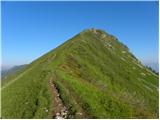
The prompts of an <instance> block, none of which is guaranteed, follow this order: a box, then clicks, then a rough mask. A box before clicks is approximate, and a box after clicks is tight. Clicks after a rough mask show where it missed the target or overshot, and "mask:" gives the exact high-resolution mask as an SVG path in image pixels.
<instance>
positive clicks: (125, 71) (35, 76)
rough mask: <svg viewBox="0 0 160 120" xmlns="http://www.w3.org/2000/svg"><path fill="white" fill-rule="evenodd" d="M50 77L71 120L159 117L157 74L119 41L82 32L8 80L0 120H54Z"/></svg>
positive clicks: (3, 89)
mask: <svg viewBox="0 0 160 120" xmlns="http://www.w3.org/2000/svg"><path fill="white" fill-rule="evenodd" d="M51 78H52V79H53V83H54V84H55V85H56V86H57V88H58V91H59V94H60V97H61V99H62V101H63V103H64V104H65V106H66V107H67V108H68V111H69V113H70V114H71V117H72V118H158V113H159V112H158V109H159V108H158V92H159V91H158V82H159V81H158V75H156V74H155V73H153V72H152V71H151V70H149V69H147V68H146V67H144V66H143V65H142V64H141V63H140V62H139V61H138V59H137V58H136V57H135V56H134V55H133V54H131V53H130V52H129V49H128V48H127V46H125V45H123V44H122V43H120V42H119V41H118V40H117V38H115V37H114V36H112V35H109V34H107V33H105V32H104V31H101V30H96V29H89V30H85V31H82V32H81V33H80V34H78V35H76V36H75V37H73V38H71V39H70V40H68V41H66V42H65V43H64V44H62V45H60V46H59V47H57V48H56V49H54V50H52V51H50V52H49V53H47V54H45V55H44V56H42V57H40V58H39V59H37V60H35V61H34V62H32V63H31V64H30V65H28V66H27V68H25V70H23V71H21V73H19V74H18V73H17V74H15V75H13V76H12V79H9V80H7V82H5V83H4V84H3V86H2V89H1V90H2V118H52V113H53V111H54V108H53V104H54V103H53V102H52V97H54V96H52V95H51V90H50V89H49V80H50V79H51ZM52 103H53V104H52ZM46 110H47V111H46Z"/></svg>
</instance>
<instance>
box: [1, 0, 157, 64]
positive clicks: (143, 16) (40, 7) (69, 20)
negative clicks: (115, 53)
mask: <svg viewBox="0 0 160 120" xmlns="http://www.w3.org/2000/svg"><path fill="white" fill-rule="evenodd" d="M1 7H2V13H1V14H2V65H3V66H11V65H19V64H25V63H30V62H31V61H33V60H35V59H36V58H38V57H40V56H41V55H43V54H44V53H46V52H48V51H50V50H51V49H53V48H55V47H57V46H58V45H60V44H62V43H63V42H64V41H66V40H67V39H69V38H71V37H72V36H74V35H75V34H77V33H79V32H80V31H82V30H83V29H86V28H91V27H94V28H99V29H103V30H105V31H107V32H108V33H110V34H113V35H115V36H116V37H117V38H118V39H119V40H120V41H121V42H123V43H124V44H126V45H127V46H128V47H129V48H130V50H131V52H133V53H134V54H135V56H136V57H138V58H139V59H140V60H141V61H142V62H143V63H146V62H150V63H156V62H158V2H2V6H1Z"/></svg>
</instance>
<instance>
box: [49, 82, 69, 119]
mask: <svg viewBox="0 0 160 120" xmlns="http://www.w3.org/2000/svg"><path fill="white" fill-rule="evenodd" d="M49 84H50V87H51V90H52V94H53V107H54V113H53V118H54V119H66V118H67V117H68V111H67V108H66V107H65V106H64V104H63V103H62V100H61V98H60V97H59V96H60V95H59V93H58V90H57V88H56V87H55V85H54V83H53V82H52V79H50V81H49Z"/></svg>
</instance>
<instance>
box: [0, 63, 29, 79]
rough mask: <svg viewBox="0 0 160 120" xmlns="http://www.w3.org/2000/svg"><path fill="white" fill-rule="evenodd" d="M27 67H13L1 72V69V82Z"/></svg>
mask: <svg viewBox="0 0 160 120" xmlns="http://www.w3.org/2000/svg"><path fill="white" fill-rule="evenodd" d="M26 66H27V65H19V66H14V67H12V68H10V69H7V70H3V69H2V72H1V77H2V80H4V79H6V78H7V77H8V76H10V75H12V74H14V73H16V72H18V71H20V70H22V69H24V68H25V67H26Z"/></svg>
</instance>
